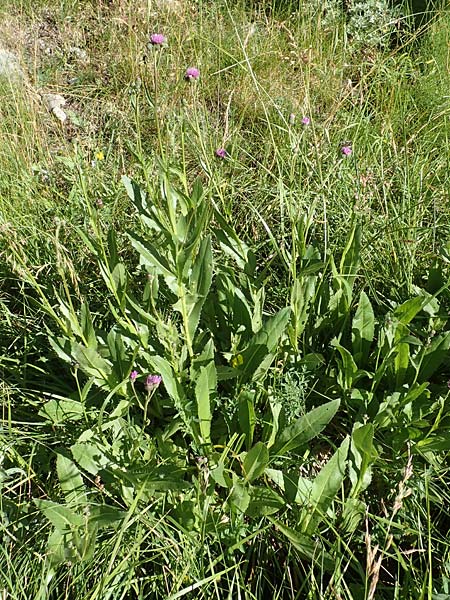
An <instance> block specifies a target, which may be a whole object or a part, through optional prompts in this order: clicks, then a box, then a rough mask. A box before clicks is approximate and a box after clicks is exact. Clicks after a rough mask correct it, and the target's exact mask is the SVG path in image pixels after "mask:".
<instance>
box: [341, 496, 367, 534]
mask: <svg viewBox="0 0 450 600" xmlns="http://www.w3.org/2000/svg"><path fill="white" fill-rule="evenodd" d="M366 509H367V507H366V505H365V504H364V502H363V501H362V500H359V499H358V498H347V500H346V501H345V504H344V509H343V511H342V515H341V520H342V528H343V530H344V531H346V532H348V533H353V532H354V531H356V529H357V528H358V527H359V525H360V523H361V521H362V520H363V518H364V515H365V514H366Z"/></svg>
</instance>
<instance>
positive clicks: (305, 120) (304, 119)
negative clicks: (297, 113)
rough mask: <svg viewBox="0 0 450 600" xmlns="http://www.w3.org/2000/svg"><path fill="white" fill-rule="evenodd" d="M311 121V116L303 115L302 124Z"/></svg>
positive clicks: (307, 123)
mask: <svg viewBox="0 0 450 600" xmlns="http://www.w3.org/2000/svg"><path fill="white" fill-rule="evenodd" d="M310 123H311V119H310V118H309V117H303V119H302V125H305V126H306V125H309V124H310Z"/></svg>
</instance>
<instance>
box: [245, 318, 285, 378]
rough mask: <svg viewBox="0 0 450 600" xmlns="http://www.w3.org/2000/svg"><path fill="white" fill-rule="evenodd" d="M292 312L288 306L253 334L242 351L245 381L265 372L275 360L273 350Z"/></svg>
mask: <svg viewBox="0 0 450 600" xmlns="http://www.w3.org/2000/svg"><path fill="white" fill-rule="evenodd" d="M290 314H291V309H290V308H289V307H287V308H283V309H281V310H280V311H279V312H278V313H277V314H276V315H274V316H273V317H270V318H269V319H267V321H266V322H265V323H264V325H263V326H262V327H261V329H260V330H259V331H258V333H257V334H256V335H254V336H253V338H252V339H251V341H250V342H249V345H248V347H247V348H246V349H245V350H244V351H243V352H242V353H241V354H242V358H243V365H242V368H241V371H242V380H243V381H250V380H251V379H255V378H257V377H261V376H262V375H264V374H265V372H266V370H267V369H268V368H269V366H270V364H271V362H272V360H273V352H274V351H275V350H276V347H277V345H278V342H279V340H280V338H281V336H282V335H283V333H284V332H285V330H286V327H287V324H288V322H289V318H290Z"/></svg>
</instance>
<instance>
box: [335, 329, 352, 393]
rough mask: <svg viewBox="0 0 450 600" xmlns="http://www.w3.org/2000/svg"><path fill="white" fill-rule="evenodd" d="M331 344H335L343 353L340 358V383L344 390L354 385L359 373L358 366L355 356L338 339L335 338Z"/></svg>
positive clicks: (340, 352) (338, 377) (338, 378)
mask: <svg viewBox="0 0 450 600" xmlns="http://www.w3.org/2000/svg"><path fill="white" fill-rule="evenodd" d="M331 345H332V346H334V347H335V348H336V349H337V351H338V352H339V354H340V355H341V360H340V361H339V360H338V365H339V371H338V375H337V380H338V383H339V385H340V386H341V387H342V389H343V390H349V389H351V388H352V387H353V382H354V380H355V377H356V374H357V373H358V367H357V366H356V363H355V361H354V360H353V356H352V355H351V354H350V352H349V351H348V350H347V349H346V348H344V347H343V346H341V345H340V344H339V343H338V342H337V341H336V340H333V341H332V342H331Z"/></svg>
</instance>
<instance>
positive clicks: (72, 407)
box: [38, 398, 84, 425]
mask: <svg viewBox="0 0 450 600" xmlns="http://www.w3.org/2000/svg"><path fill="white" fill-rule="evenodd" d="M38 414H39V416H40V417H43V418H45V419H49V420H50V421H52V423H53V425H64V424H65V423H68V422H70V421H79V420H80V419H82V418H83V415H84V406H83V404H82V403H81V402H78V400H68V399H64V398H62V399H60V400H55V399H53V400H49V401H48V402H46V403H45V404H44V406H43V407H42V408H41V410H40V411H39V413H38Z"/></svg>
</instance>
